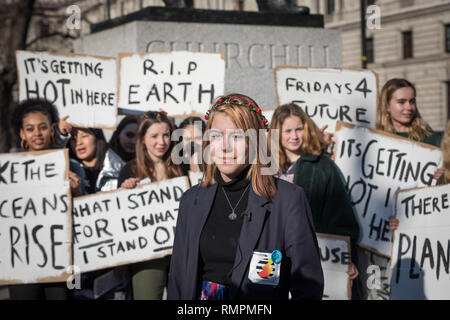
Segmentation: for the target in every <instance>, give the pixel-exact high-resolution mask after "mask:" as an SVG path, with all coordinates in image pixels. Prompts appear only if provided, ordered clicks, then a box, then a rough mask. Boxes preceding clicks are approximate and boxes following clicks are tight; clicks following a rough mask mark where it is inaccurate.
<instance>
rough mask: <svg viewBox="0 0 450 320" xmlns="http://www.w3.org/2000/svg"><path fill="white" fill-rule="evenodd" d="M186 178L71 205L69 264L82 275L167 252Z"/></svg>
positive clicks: (79, 200) (157, 256) (93, 197)
mask: <svg viewBox="0 0 450 320" xmlns="http://www.w3.org/2000/svg"><path fill="white" fill-rule="evenodd" d="M187 189H188V180H187V178H186V177H178V178H173V179H170V180H165V181H162V182H158V183H151V184H146V185H141V186H138V187H137V188H135V189H119V190H115V191H109V192H99V193H97V194H95V195H90V196H84V197H79V198H75V199H74V201H73V219H74V221H73V224H74V228H73V233H74V244H73V251H74V264H75V265H76V266H78V267H79V268H80V271H81V272H87V271H92V270H98V269H104V268H107V267H113V266H118V265H123V264H129V263H134V262H139V261H145V260H151V259H156V258H160V257H163V256H166V255H169V254H171V253H172V246H173V240H174V236H175V226H176V220H177V217H178V206H179V201H180V199H181V196H182V195H183V193H184V192H185V191H186V190H187Z"/></svg>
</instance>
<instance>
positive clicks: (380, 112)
mask: <svg viewBox="0 0 450 320" xmlns="http://www.w3.org/2000/svg"><path fill="white" fill-rule="evenodd" d="M401 88H411V89H412V90H413V92H414V97H415V96H416V88H415V87H414V85H413V84H412V83H411V82H409V81H408V80H406V79H397V78H394V79H390V80H389V81H387V82H386V83H385V85H384V86H383V89H382V90H381V94H380V96H379V98H378V108H377V124H376V128H377V129H379V130H383V131H387V132H390V133H394V134H395V133H396V130H395V128H394V125H393V123H392V118H391V115H390V113H389V111H388V107H389V103H390V101H391V99H392V96H393V95H394V92H395V91H396V90H398V89H401ZM430 131H431V128H430V127H429V125H428V124H427V123H426V121H425V120H423V119H422V117H421V116H420V113H419V109H418V108H417V105H416V108H415V114H414V118H413V119H412V121H411V124H410V126H409V128H408V138H410V139H412V140H416V141H422V140H423V139H425V138H426V137H428V136H429V135H430V134H431V133H430Z"/></svg>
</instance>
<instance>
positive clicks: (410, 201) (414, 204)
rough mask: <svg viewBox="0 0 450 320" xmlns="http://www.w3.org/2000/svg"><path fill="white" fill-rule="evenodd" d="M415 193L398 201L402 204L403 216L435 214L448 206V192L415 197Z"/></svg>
mask: <svg viewBox="0 0 450 320" xmlns="http://www.w3.org/2000/svg"><path fill="white" fill-rule="evenodd" d="M416 196H417V195H415V194H413V195H411V196H409V197H406V198H405V199H403V200H402V201H401V202H400V203H401V204H402V205H403V206H404V207H403V208H402V211H401V212H404V213H405V217H406V218H409V217H410V216H411V217H414V216H415V215H429V214H437V213H440V212H441V211H444V210H445V209H448V208H449V204H448V193H443V194H441V195H439V196H437V197H431V196H429V197H425V198H419V199H416Z"/></svg>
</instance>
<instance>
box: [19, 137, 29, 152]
mask: <svg viewBox="0 0 450 320" xmlns="http://www.w3.org/2000/svg"><path fill="white" fill-rule="evenodd" d="M20 148H21V149H22V150H28V143H27V142H26V141H25V140H22V139H20Z"/></svg>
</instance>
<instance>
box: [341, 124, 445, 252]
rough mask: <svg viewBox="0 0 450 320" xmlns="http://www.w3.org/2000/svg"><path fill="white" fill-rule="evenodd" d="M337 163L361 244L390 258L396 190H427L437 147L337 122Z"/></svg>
mask: <svg viewBox="0 0 450 320" xmlns="http://www.w3.org/2000/svg"><path fill="white" fill-rule="evenodd" d="M336 146H337V147H336V164H337V165H338V167H339V168H340V169H341V171H342V173H343V175H344V178H345V180H346V182H347V187H348V189H349V195H350V197H351V200H352V202H353V203H354V205H355V209H356V212H357V215H356V217H357V220H358V222H359V226H360V238H359V245H360V246H362V247H365V248H367V249H369V250H372V251H374V252H376V253H378V254H381V255H384V256H387V257H389V256H390V255H391V250H392V242H391V240H392V234H391V232H390V230H389V217H390V216H393V215H394V205H395V204H394V200H395V192H396V191H397V190H398V189H399V188H401V189H404V188H408V187H409V188H411V187H418V186H429V185H432V184H433V183H435V182H436V181H435V180H433V175H434V173H435V171H436V169H437V168H438V167H440V163H441V161H442V159H441V158H442V155H441V151H440V149H439V148H436V147H433V146H431V145H426V144H422V143H417V142H414V141H412V140H409V139H406V138H402V137H400V136H396V135H393V134H388V133H386V132H383V131H380V130H375V129H369V128H364V127H357V126H353V125H351V124H348V123H343V122H339V123H338V126H337V130H336Z"/></svg>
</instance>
